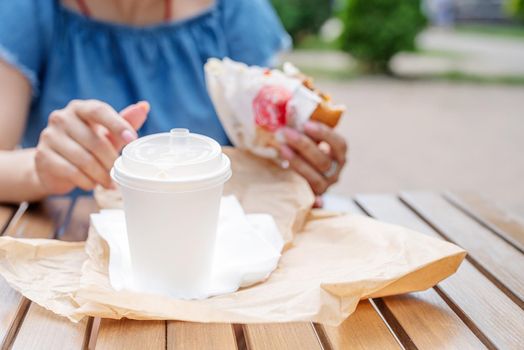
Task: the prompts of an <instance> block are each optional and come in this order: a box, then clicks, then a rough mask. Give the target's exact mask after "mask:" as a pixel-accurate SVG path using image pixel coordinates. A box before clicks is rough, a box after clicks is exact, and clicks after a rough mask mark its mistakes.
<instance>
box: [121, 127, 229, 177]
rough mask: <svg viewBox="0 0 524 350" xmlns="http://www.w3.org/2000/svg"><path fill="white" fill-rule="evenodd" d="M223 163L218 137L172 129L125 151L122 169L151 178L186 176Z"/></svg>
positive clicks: (213, 169)
mask: <svg viewBox="0 0 524 350" xmlns="http://www.w3.org/2000/svg"><path fill="white" fill-rule="evenodd" d="M222 167H223V154H222V148H221V147H220V145H219V144H218V142H216V141H215V140H213V139H211V138H209V137H207V136H203V135H199V134H193V133H190V132H189V130H188V129H183V128H176V129H171V131H170V132H168V133H162V134H154V135H150V136H146V137H142V138H140V139H138V140H135V141H133V142H131V143H130V144H128V145H127V146H126V147H125V148H124V150H123V151H122V157H121V168H120V169H119V171H121V172H125V173H126V174H128V175H130V176H136V177H142V178H148V179H151V180H155V179H159V180H160V179H161V180H175V181H176V180H180V181H182V180H184V181H187V180H188V179H190V178H198V177H202V176H205V175H206V174H212V173H215V172H218V171H220V170H221V169H222Z"/></svg>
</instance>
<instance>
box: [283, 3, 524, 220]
mask: <svg viewBox="0 0 524 350" xmlns="http://www.w3.org/2000/svg"><path fill="white" fill-rule="evenodd" d="M273 4H274V6H275V8H276V9H277V12H278V13H279V15H280V16H281V18H282V20H283V22H284V24H285V26H286V28H287V29H288V31H289V32H290V33H291V34H292V36H293V39H294V44H295V45H294V49H293V50H292V51H290V52H288V53H285V54H284V55H283V56H284V57H282V59H283V60H289V61H292V62H293V63H295V64H296V65H297V66H299V67H300V68H301V69H303V70H304V71H305V72H307V73H308V74H310V75H312V76H313V77H314V78H315V82H316V83H317V85H318V86H319V87H321V88H322V89H323V90H325V91H326V92H329V93H330V94H331V95H332V97H333V99H334V101H335V102H340V103H344V104H346V105H347V109H348V112H347V114H346V116H345V119H344V120H343V121H342V123H341V124H340V126H339V131H340V132H341V133H342V134H343V135H345V136H346V137H347V139H348V140H349V143H350V148H351V151H350V155H349V158H350V164H349V166H348V167H347V168H346V170H345V172H344V173H343V176H342V179H341V181H340V183H339V184H337V185H336V186H335V187H334V188H333V190H332V191H331V193H333V194H343V195H353V194H357V193H364V192H365V193H375V192H376V193H395V192H398V191H400V190H437V191H444V190H471V191H475V192H477V193H480V194H482V195H484V196H486V197H488V198H490V199H492V200H494V201H495V203H497V204H498V205H499V206H500V207H502V208H504V209H507V210H509V211H511V212H513V213H515V214H517V215H519V216H520V217H524V184H523V180H524V155H523V151H524V0H507V1H505V0H500V1H496V0H491V1H490V0H484V1H482V0H427V1H422V2H420V1H418V0H417V1H415V0H340V1H329V0H273Z"/></svg>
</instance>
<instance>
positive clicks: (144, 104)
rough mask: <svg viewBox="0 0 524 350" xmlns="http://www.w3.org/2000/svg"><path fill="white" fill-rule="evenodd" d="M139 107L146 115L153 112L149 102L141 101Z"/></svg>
mask: <svg viewBox="0 0 524 350" xmlns="http://www.w3.org/2000/svg"><path fill="white" fill-rule="evenodd" d="M137 105H138V106H140V107H141V108H142V109H143V110H144V112H146V113H149V111H150V110H151V105H150V104H149V102H147V101H140V102H138V103H137Z"/></svg>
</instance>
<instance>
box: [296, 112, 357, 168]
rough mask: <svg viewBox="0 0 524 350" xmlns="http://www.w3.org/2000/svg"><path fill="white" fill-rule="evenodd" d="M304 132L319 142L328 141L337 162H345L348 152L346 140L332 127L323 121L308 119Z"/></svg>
mask: <svg viewBox="0 0 524 350" xmlns="http://www.w3.org/2000/svg"><path fill="white" fill-rule="evenodd" d="M304 133H305V134H306V135H308V136H309V137H311V138H312V139H313V140H315V141H317V142H321V141H325V142H327V143H328V144H329V146H330V147H331V150H332V152H333V155H334V158H335V159H336V160H337V162H338V163H339V164H343V163H345V161H346V153H347V143H346V140H344V138H343V137H342V136H341V135H340V134H338V133H336V132H335V131H334V130H333V129H332V128H330V127H328V126H327V125H324V124H322V123H318V122H313V121H308V122H306V123H305V124H304Z"/></svg>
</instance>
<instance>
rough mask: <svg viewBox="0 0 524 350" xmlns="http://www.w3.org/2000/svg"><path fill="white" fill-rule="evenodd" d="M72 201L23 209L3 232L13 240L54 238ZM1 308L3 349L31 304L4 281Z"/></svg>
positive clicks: (60, 200) (58, 200)
mask: <svg viewBox="0 0 524 350" xmlns="http://www.w3.org/2000/svg"><path fill="white" fill-rule="evenodd" d="M69 204H70V201H69V200H64V199H54V200H48V201H46V202H45V203H43V204H39V205H34V206H32V207H31V208H30V209H28V210H25V208H27V206H22V207H21V209H19V211H18V212H17V213H16V215H15V217H14V218H13V219H12V221H11V223H10V224H9V226H8V227H7V229H6V231H5V232H4V234H5V235H9V236H14V237H31V238H52V237H53V236H54V234H55V232H56V229H57V228H58V227H59V226H60V225H61V224H62V223H63V222H64V219H65V214H66V212H67V208H68V206H69ZM0 296H1V297H2V299H1V302H2V307H1V313H0V320H1V323H0V348H2V349H3V348H4V347H6V346H8V345H9V344H11V343H12V341H13V337H14V335H15V334H16V332H17V330H18V327H19V325H20V322H21V321H22V319H23V317H24V314H25V312H26V311H27V308H28V306H29V304H30V303H29V301H28V300H27V299H25V298H24V297H22V296H21V295H20V294H19V293H18V292H15V291H13V290H12V289H11V287H9V285H7V283H6V282H5V281H4V280H3V279H2V283H0Z"/></svg>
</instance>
